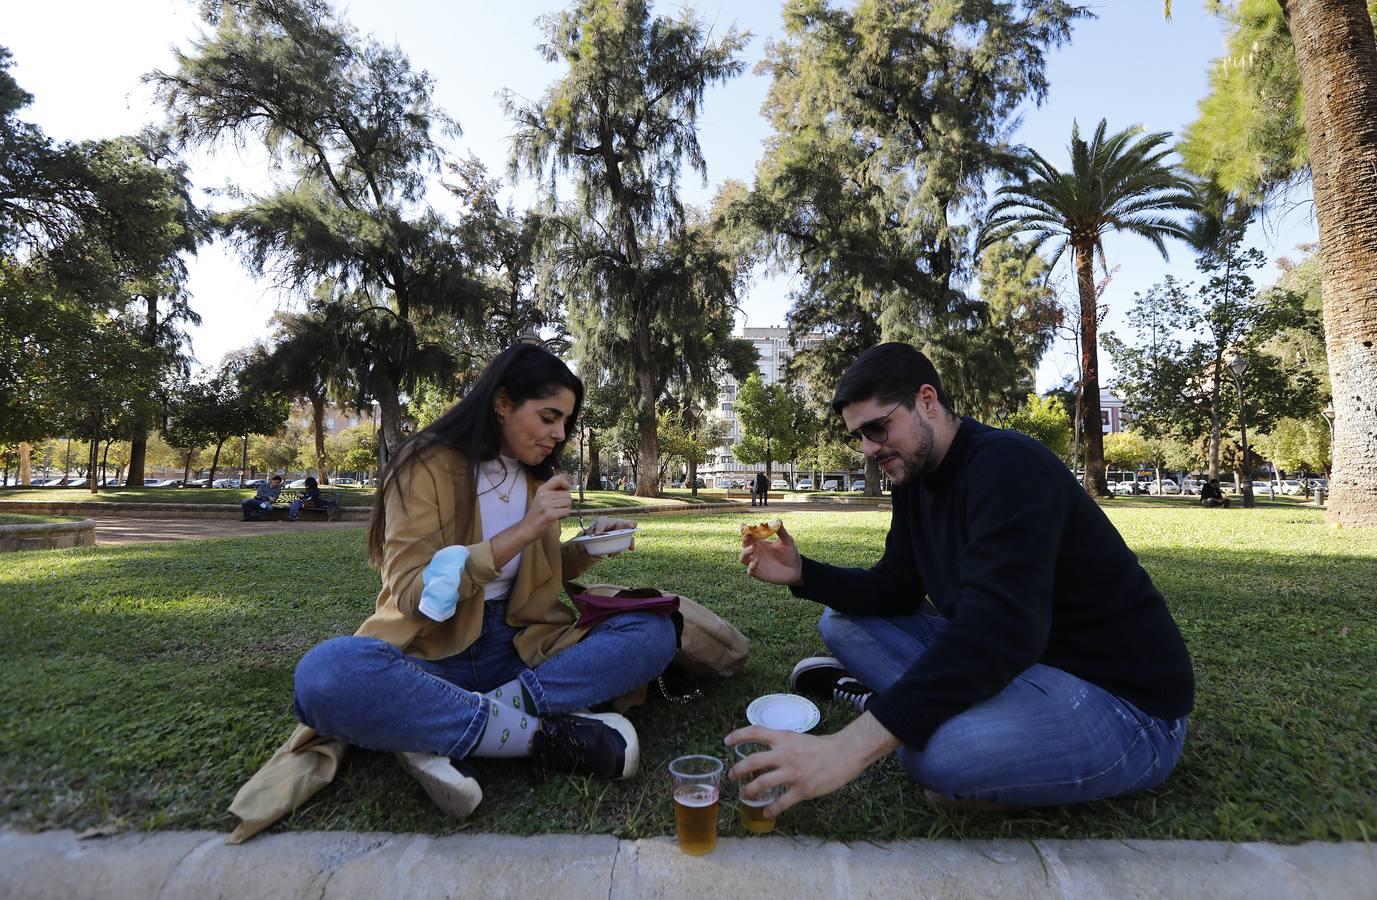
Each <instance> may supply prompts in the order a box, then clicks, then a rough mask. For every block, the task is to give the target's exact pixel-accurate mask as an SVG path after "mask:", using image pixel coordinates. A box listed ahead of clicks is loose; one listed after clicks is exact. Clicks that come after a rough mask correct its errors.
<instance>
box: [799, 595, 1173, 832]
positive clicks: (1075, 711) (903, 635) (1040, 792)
mask: <svg viewBox="0 0 1377 900" xmlns="http://www.w3.org/2000/svg"><path fill="white" fill-rule="evenodd" d="M945 626H946V620H944V619H942V618H940V617H938V616H930V615H925V614H923V613H915V614H913V615H907V616H894V617H886V618H881V617H877V616H847V615H842V614H841V613H838V612H836V611H834V610H830V609H829V610H827V611H826V612H825V613H823V616H822V620H821V621H820V622H819V623H818V630H819V631H820V632H821V633H822V639H823V641H824V642H825V643H826V644H827V646H828V648H829V649H830V650H831V651H832V654H833V655H834V656H836V657H837V658H838V659H839V660H841V662H842V665H844V666H846V668H847V669H848V670H849V671H850V672H851V674H852V675H854V676H855V677H856V678H859V679H860V680H861V681H862V682H863V683H864V684H865V685H866V686H867V687H869V688H871V689H872V690H876V691H883V690H886V689H887V688H889V687H891V686H892V685H893V684H894V683H895V682H896V681H898V679H899V678H900V676H902V675H903V674H904V673H905V672H907V671H908V670H909V668H911V667H912V666H913V664H914V663H915V662H916V661H917V659H918V657H919V656H921V655H922V654H923V651H924V650H925V649H926V648H927V646H928V644H929V643H931V641H932V640H933V639H934V638H935V637H936V636H937V633H938V632H939V631H940V630H941V629H942V628H943V627H945ZM1185 739H1186V720H1185V719H1184V718H1182V719H1177V720H1176V721H1173V722H1167V721H1164V720H1162V719H1158V718H1156V717H1155V716H1150V715H1148V714H1147V713H1145V712H1143V711H1142V710H1140V709H1138V708H1137V707H1135V706H1134V705H1133V704H1131V703H1129V702H1127V701H1125V700H1122V699H1120V698H1119V697H1116V696H1114V695H1113V694H1111V693H1109V692H1108V691H1106V690H1104V689H1103V688H1100V687H1096V686H1095V685H1093V684H1091V683H1090V682H1088V681H1084V680H1082V679H1080V678H1077V677H1076V676H1074V675H1071V674H1070V673H1068V672H1064V671H1062V670H1061V669H1055V668H1053V667H1051V666H1044V665H1035V666H1032V667H1031V668H1029V669H1027V670H1025V671H1024V672H1023V673H1022V674H1020V675H1019V676H1018V677H1017V678H1015V679H1014V680H1013V682H1012V683H1011V684H1010V685H1009V686H1008V687H1006V688H1005V689H1004V690H1003V691H1001V692H1000V693H999V694H998V695H996V696H995V697H992V698H991V699H989V700H986V701H985V702H984V703H979V704H977V705H975V706H972V707H971V708H970V709H967V710H966V711H965V712H962V713H960V714H958V715H956V716H954V717H952V718H950V719H948V720H947V721H946V722H944V723H943V724H942V725H941V726H940V727H939V728H938V729H937V730H936V731H935V732H933V735H932V737H931V738H930V739H929V740H928V743H927V746H926V747H924V748H923V749H922V750H919V749H917V748H916V747H909V746H903V747H900V748H899V762H900V763H901V764H902V765H903V767H904V771H905V772H907V773H908V776H909V777H910V778H912V779H913V780H914V781H916V782H918V783H919V784H921V785H923V786H924V787H926V788H929V789H931V790H934V791H936V792H937V793H939V794H942V795H943V796H945V797H950V798H955V799H963V800H964V799H973V800H988V801H990V802H993V803H999V804H1005V805H1009V806H1061V805H1065V804H1071V803H1084V802H1086V801H1088V800H1102V799H1104V798H1106V797H1116V796H1120V795H1123V794H1132V793H1136V792H1138V791H1145V790H1148V789H1150V788H1154V787H1156V786H1158V785H1159V784H1161V783H1162V782H1164V781H1166V779H1167V776H1168V775H1170V774H1171V773H1172V770H1173V769H1175V768H1176V762H1177V760H1178V759H1180V757H1181V747H1182V744H1183V743H1184V742H1185Z"/></svg>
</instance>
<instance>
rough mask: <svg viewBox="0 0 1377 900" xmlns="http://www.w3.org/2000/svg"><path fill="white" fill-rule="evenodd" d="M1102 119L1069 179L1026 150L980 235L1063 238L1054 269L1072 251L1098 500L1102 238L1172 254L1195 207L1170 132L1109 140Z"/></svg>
mask: <svg viewBox="0 0 1377 900" xmlns="http://www.w3.org/2000/svg"><path fill="white" fill-rule="evenodd" d="M1106 130H1107V123H1106V122H1105V120H1103V119H1101V120H1100V124H1099V126H1098V127H1097V128H1096V129H1095V136H1094V137H1093V138H1091V140H1090V141H1089V142H1088V143H1087V142H1086V141H1085V140H1083V139H1082V138H1081V135H1080V128H1079V126H1077V125H1073V126H1072V129H1071V147H1070V151H1071V170H1070V171H1069V172H1062V171H1060V170H1059V169H1057V168H1056V167H1055V166H1053V165H1052V164H1051V163H1050V162H1048V161H1047V160H1046V159H1044V158H1043V157H1042V156H1040V155H1038V154H1037V153H1035V152H1033V151H1031V150H1025V151H1024V153H1025V155H1024V158H1023V161H1024V168H1023V171H1022V172H1021V173H1020V177H1019V180H1018V182H1017V183H1015V184H1010V185H1006V186H1005V187H1002V188H1000V189H999V191H997V192H996V195H995V196H996V198H997V199H996V201H995V204H994V205H993V206H992V207H991V208H990V212H989V216H988V218H987V220H986V222H985V225H984V227H983V228H982V229H981V234H980V240H979V249H980V250H984V249H985V248H987V247H989V246H991V245H993V244H995V243H997V242H998V241H1002V240H1006V239H1008V238H1012V237H1014V236H1015V235H1018V234H1024V233H1028V234H1030V235H1031V236H1032V241H1031V245H1030V248H1029V251H1028V252H1030V253H1033V252H1036V251H1037V250H1038V249H1039V248H1040V247H1041V246H1042V245H1043V244H1045V243H1047V242H1048V241H1052V240H1057V241H1060V243H1059V244H1058V246H1057V248H1056V251H1055V252H1054V254H1053V256H1052V259H1051V265H1052V266H1056V264H1057V262H1058V261H1059V260H1060V259H1061V257H1062V254H1064V253H1065V252H1066V249H1067V247H1070V248H1071V254H1072V262H1073V264H1074V266H1075V270H1076V287H1077V290H1078V292H1079V294H1080V343H1081V396H1082V403H1083V409H1084V411H1085V414H1084V418H1083V419H1082V421H1083V422H1085V423H1087V424H1086V425H1085V488H1086V490H1087V491H1089V492H1090V494H1091V495H1092V496H1097V497H1103V496H1107V495H1108V493H1109V487H1108V485H1107V484H1106V483H1105V474H1104V437H1103V434H1102V433H1101V431H1100V428H1099V422H1100V362H1099V352H1098V350H1097V347H1098V335H1097V332H1098V330H1099V309H1098V304H1097V303H1096V290H1095V270H1094V261H1095V259H1096V258H1097V257H1098V258H1099V261H1100V266H1101V268H1102V269H1104V270H1106V271H1107V268H1108V267H1107V266H1106V265H1105V259H1104V243H1103V240H1104V236H1105V234H1107V233H1109V232H1111V231H1124V232H1128V233H1130V234H1136V235H1138V236H1139V237H1142V238H1144V239H1146V240H1148V241H1150V242H1151V243H1152V245H1153V246H1154V247H1156V248H1157V249H1158V250H1159V251H1161V253H1162V256H1163V257H1166V255H1167V247H1166V240H1165V239H1166V238H1168V237H1174V238H1181V239H1184V238H1185V237H1186V229H1185V228H1184V227H1183V226H1182V225H1181V223H1180V222H1178V221H1177V220H1175V219H1174V218H1172V217H1171V215H1170V214H1171V213H1176V212H1183V211H1187V210H1191V209H1194V208H1195V206H1196V199H1195V192H1194V189H1193V187H1192V185H1191V183H1190V182H1189V181H1188V180H1187V179H1186V178H1185V177H1184V176H1183V175H1181V174H1180V173H1179V172H1178V171H1177V169H1176V167H1175V166H1173V165H1171V164H1170V163H1168V162H1166V161H1165V160H1166V157H1167V156H1169V155H1170V154H1171V152H1172V151H1171V148H1170V147H1169V146H1167V142H1168V140H1170V137H1171V136H1170V135H1169V134H1167V133H1165V132H1159V133H1154V134H1140V133H1139V129H1137V128H1129V129H1126V130H1124V131H1121V132H1119V133H1117V134H1113V135H1108V136H1106V134H1105V132H1106Z"/></svg>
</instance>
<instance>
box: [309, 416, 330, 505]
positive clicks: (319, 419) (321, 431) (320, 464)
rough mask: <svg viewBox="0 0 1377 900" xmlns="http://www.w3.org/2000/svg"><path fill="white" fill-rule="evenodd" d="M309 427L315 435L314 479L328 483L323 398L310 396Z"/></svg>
mask: <svg viewBox="0 0 1377 900" xmlns="http://www.w3.org/2000/svg"><path fill="white" fill-rule="evenodd" d="M310 401H311V429H312V430H313V431H314V432H315V436H316V481H318V482H320V483H321V484H329V483H330V479H329V477H328V476H327V475H326V473H325V398H324V397H311V398H310Z"/></svg>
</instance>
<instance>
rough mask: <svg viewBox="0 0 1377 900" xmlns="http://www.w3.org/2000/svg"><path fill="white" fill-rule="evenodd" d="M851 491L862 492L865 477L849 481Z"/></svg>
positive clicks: (854, 492)
mask: <svg viewBox="0 0 1377 900" xmlns="http://www.w3.org/2000/svg"><path fill="white" fill-rule="evenodd" d="M851 492H852V493H853V494H860V493H864V492H865V479H861V480H859V481H853V482H851Z"/></svg>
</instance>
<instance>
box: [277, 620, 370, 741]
mask: <svg viewBox="0 0 1377 900" xmlns="http://www.w3.org/2000/svg"><path fill="white" fill-rule="evenodd" d="M390 648H391V645H389V644H388V643H387V642H386V641H379V640H377V639H375V638H361V637H357V636H354V635H349V636H344V637H334V638H330V639H329V640H327V641H322V642H321V643H319V644H316V645H315V646H314V647H312V648H311V649H310V650H308V651H306V655H305V656H303V657H301V661H300V662H299V663H297V664H296V672H295V673H294V674H293V676H292V681H293V705H294V707H295V709H296V716H297V718H298V719H300V720H301V721H302V722H305V723H306V724H307V725H310V724H311V721H310V717H311V713H312V711H315V710H319V709H321V708H322V707H324V706H330V705H333V704H335V703H337V702H338V701H339V698H340V697H341V696H342V695H344V694H345V693H352V692H353V691H354V690H356V689H357V683H358V682H357V679H358V677H359V676H360V675H361V674H363V672H364V670H365V669H367V668H370V665H369V664H368V659H369V657H371V656H375V655H376V660H377V663H379V664H380V663H382V662H384V661H385V660H386V657H387V651H388V650H389V649H390Z"/></svg>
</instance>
